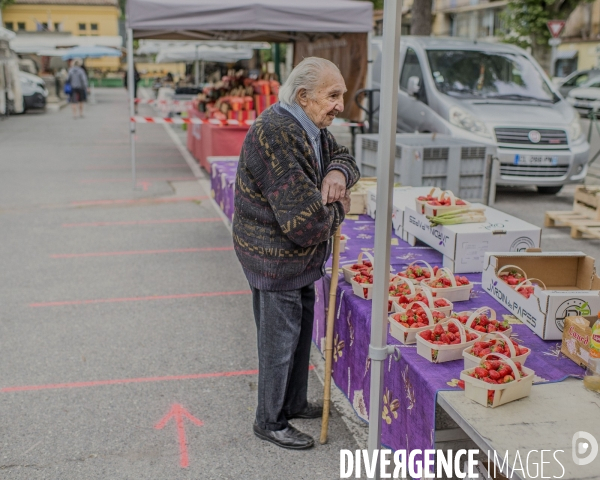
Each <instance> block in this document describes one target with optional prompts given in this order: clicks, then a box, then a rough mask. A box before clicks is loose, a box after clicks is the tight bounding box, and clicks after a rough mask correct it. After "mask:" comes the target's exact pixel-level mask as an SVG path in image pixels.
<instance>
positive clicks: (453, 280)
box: [421, 267, 473, 302]
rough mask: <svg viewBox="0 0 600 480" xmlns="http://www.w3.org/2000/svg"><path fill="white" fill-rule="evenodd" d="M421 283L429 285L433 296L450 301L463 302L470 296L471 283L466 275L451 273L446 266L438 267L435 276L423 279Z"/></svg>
mask: <svg viewBox="0 0 600 480" xmlns="http://www.w3.org/2000/svg"><path fill="white" fill-rule="evenodd" d="M421 285H423V286H425V287H429V288H430V289H431V292H432V294H433V296H434V297H441V298H445V299H446V300H449V301H451V302H464V301H466V300H468V299H469V298H470V297H471V290H472V289H473V284H472V283H471V282H469V280H468V279H467V277H459V276H458V275H456V276H455V275H453V274H452V272H451V271H450V270H449V269H448V268H446V267H443V268H440V269H439V270H438V271H437V273H436V275H435V277H434V278H432V279H430V280H423V281H422V282H421Z"/></svg>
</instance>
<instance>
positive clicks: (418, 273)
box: [396, 260, 438, 285]
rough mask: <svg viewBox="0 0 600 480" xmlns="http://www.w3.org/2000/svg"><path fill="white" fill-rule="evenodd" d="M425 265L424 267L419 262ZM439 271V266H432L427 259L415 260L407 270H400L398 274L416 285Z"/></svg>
mask: <svg viewBox="0 0 600 480" xmlns="http://www.w3.org/2000/svg"><path fill="white" fill-rule="evenodd" d="M419 263H420V264H422V265H424V268H423V267H421V266H419V265H417V264H419ZM437 271H438V267H432V266H431V265H429V264H428V263H427V262H426V261H425V260H415V261H414V262H412V263H411V264H410V265H409V266H408V267H406V270H403V271H402V272H398V273H397V274H396V276H398V277H402V278H406V279H408V280H409V281H411V282H412V283H414V284H415V285H419V284H420V283H421V281H423V280H427V279H429V278H433V277H435V274H436V273H437Z"/></svg>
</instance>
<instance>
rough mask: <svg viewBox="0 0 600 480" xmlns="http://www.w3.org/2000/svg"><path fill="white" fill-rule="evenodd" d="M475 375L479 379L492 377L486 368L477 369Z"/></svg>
mask: <svg viewBox="0 0 600 480" xmlns="http://www.w3.org/2000/svg"><path fill="white" fill-rule="evenodd" d="M475 375H477V376H478V377H479V378H484V377H489V376H490V374H489V372H488V371H487V370H486V369H485V368H481V367H476V368H475Z"/></svg>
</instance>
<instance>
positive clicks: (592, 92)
mask: <svg viewBox="0 0 600 480" xmlns="http://www.w3.org/2000/svg"><path fill="white" fill-rule="evenodd" d="M567 101H568V102H569V103H570V104H571V105H573V107H575V110H577V111H578V112H579V113H580V114H581V116H582V117H589V115H590V112H591V111H592V110H596V111H598V112H600V77H595V78H591V79H590V80H588V81H587V82H586V83H584V84H583V85H581V86H580V87H578V88H574V89H573V90H571V91H570V92H569V96H568V97H567ZM599 115H600V113H599Z"/></svg>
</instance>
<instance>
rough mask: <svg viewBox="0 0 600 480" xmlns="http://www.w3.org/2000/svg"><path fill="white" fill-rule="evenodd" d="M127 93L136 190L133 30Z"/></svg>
mask: <svg viewBox="0 0 600 480" xmlns="http://www.w3.org/2000/svg"><path fill="white" fill-rule="evenodd" d="M127 85H128V88H127V93H129V143H130V145H131V180H132V182H133V188H134V190H135V122H134V121H133V116H134V115H135V109H134V98H133V92H134V91H135V88H134V87H135V78H134V75H133V30H132V29H131V28H128V29H127Z"/></svg>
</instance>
